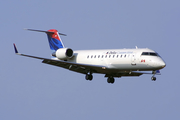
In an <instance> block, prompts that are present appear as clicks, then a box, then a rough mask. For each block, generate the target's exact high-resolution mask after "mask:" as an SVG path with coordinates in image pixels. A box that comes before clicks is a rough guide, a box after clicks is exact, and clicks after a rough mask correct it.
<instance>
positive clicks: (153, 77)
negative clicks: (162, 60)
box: [151, 71, 156, 81]
mask: <svg viewBox="0 0 180 120" xmlns="http://www.w3.org/2000/svg"><path fill="white" fill-rule="evenodd" d="M152 74H153V76H152V77H151V80H152V81H156V77H155V74H156V71H153V72H152Z"/></svg>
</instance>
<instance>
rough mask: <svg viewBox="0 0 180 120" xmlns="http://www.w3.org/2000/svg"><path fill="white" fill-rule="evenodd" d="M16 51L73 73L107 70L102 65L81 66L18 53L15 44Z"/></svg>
mask: <svg viewBox="0 0 180 120" xmlns="http://www.w3.org/2000/svg"><path fill="white" fill-rule="evenodd" d="M14 50H15V53H16V54H17V55H21V56H25V57H31V58H36V59H41V60H43V61H42V63H46V64H50V65H54V66H58V67H62V68H65V69H69V70H71V71H75V72H78V73H83V74H87V73H88V72H89V71H91V72H93V73H101V72H100V71H102V70H104V69H106V67H105V66H101V65H89V64H80V63H74V62H68V61H63V60H55V59H48V58H42V57H36V56H31V55H26V54H21V53H19V52H18V50H17V47H16V45H15V44H14Z"/></svg>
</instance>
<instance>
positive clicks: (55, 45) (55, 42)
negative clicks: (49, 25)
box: [46, 29, 64, 52]
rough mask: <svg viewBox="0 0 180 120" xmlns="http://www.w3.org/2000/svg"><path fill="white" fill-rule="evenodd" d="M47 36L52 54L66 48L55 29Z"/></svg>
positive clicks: (49, 31)
mask: <svg viewBox="0 0 180 120" xmlns="http://www.w3.org/2000/svg"><path fill="white" fill-rule="evenodd" d="M46 34H47V37H48V41H49V46H50V49H51V50H52V52H55V51H56V50H58V49H59V48H64V45H63V42H62V41H61V38H60V36H59V33H58V31H57V30H55V29H51V30H48V32H46Z"/></svg>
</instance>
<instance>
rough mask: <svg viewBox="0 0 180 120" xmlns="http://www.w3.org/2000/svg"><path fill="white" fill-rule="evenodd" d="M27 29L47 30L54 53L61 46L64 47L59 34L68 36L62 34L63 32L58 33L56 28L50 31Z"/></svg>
mask: <svg viewBox="0 0 180 120" xmlns="http://www.w3.org/2000/svg"><path fill="white" fill-rule="evenodd" d="M27 30H30V31H37V32H45V33H46V34H47V37H48V41H49V46H50V49H51V51H52V53H53V52H55V51H56V50H58V49H59V48H64V45H63V42H62V40H61V38H60V36H59V34H60V35H64V36H66V35H65V34H62V33H58V31H57V30H55V29H50V30H48V31H43V30H34V29H27Z"/></svg>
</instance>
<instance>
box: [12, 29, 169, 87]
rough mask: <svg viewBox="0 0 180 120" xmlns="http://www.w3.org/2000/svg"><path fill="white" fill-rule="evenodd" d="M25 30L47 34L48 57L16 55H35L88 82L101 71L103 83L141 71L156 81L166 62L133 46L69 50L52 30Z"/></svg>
mask: <svg viewBox="0 0 180 120" xmlns="http://www.w3.org/2000/svg"><path fill="white" fill-rule="evenodd" d="M26 30H29V31H36V32H43V33H46V34H47V37H48V41H49V46H50V49H51V52H52V54H51V58H43V57H36V56H31V55H27V54H21V53H19V52H18V50H17V47H16V45H15V44H14V50H15V53H16V54H17V55H21V56H26V57H31V58H36V59H40V60H42V63H45V64H49V65H54V66H58V67H62V68H65V69H68V70H71V71H74V72H77V73H82V74H84V75H85V79H86V80H89V81H91V80H92V79H93V74H95V73H97V74H104V75H105V77H107V82H108V83H111V84H113V83H114V82H115V79H114V78H115V77H118V78H119V77H125V76H127V77H130V76H132V77H134V76H140V75H142V74H151V75H152V77H151V79H152V81H156V77H155V75H160V71H159V70H160V69H163V68H164V67H165V66H166V64H165V62H164V60H163V59H162V58H161V56H160V55H159V54H158V53H157V52H155V51H153V50H151V49H148V48H138V47H136V48H135V49H103V50H76V51H74V50H72V49H71V48H66V47H65V46H64V44H63V42H62V40H61V38H60V35H64V36H66V34H62V33H58V31H57V30H56V29H50V30H48V31H43V30H35V29H26Z"/></svg>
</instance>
